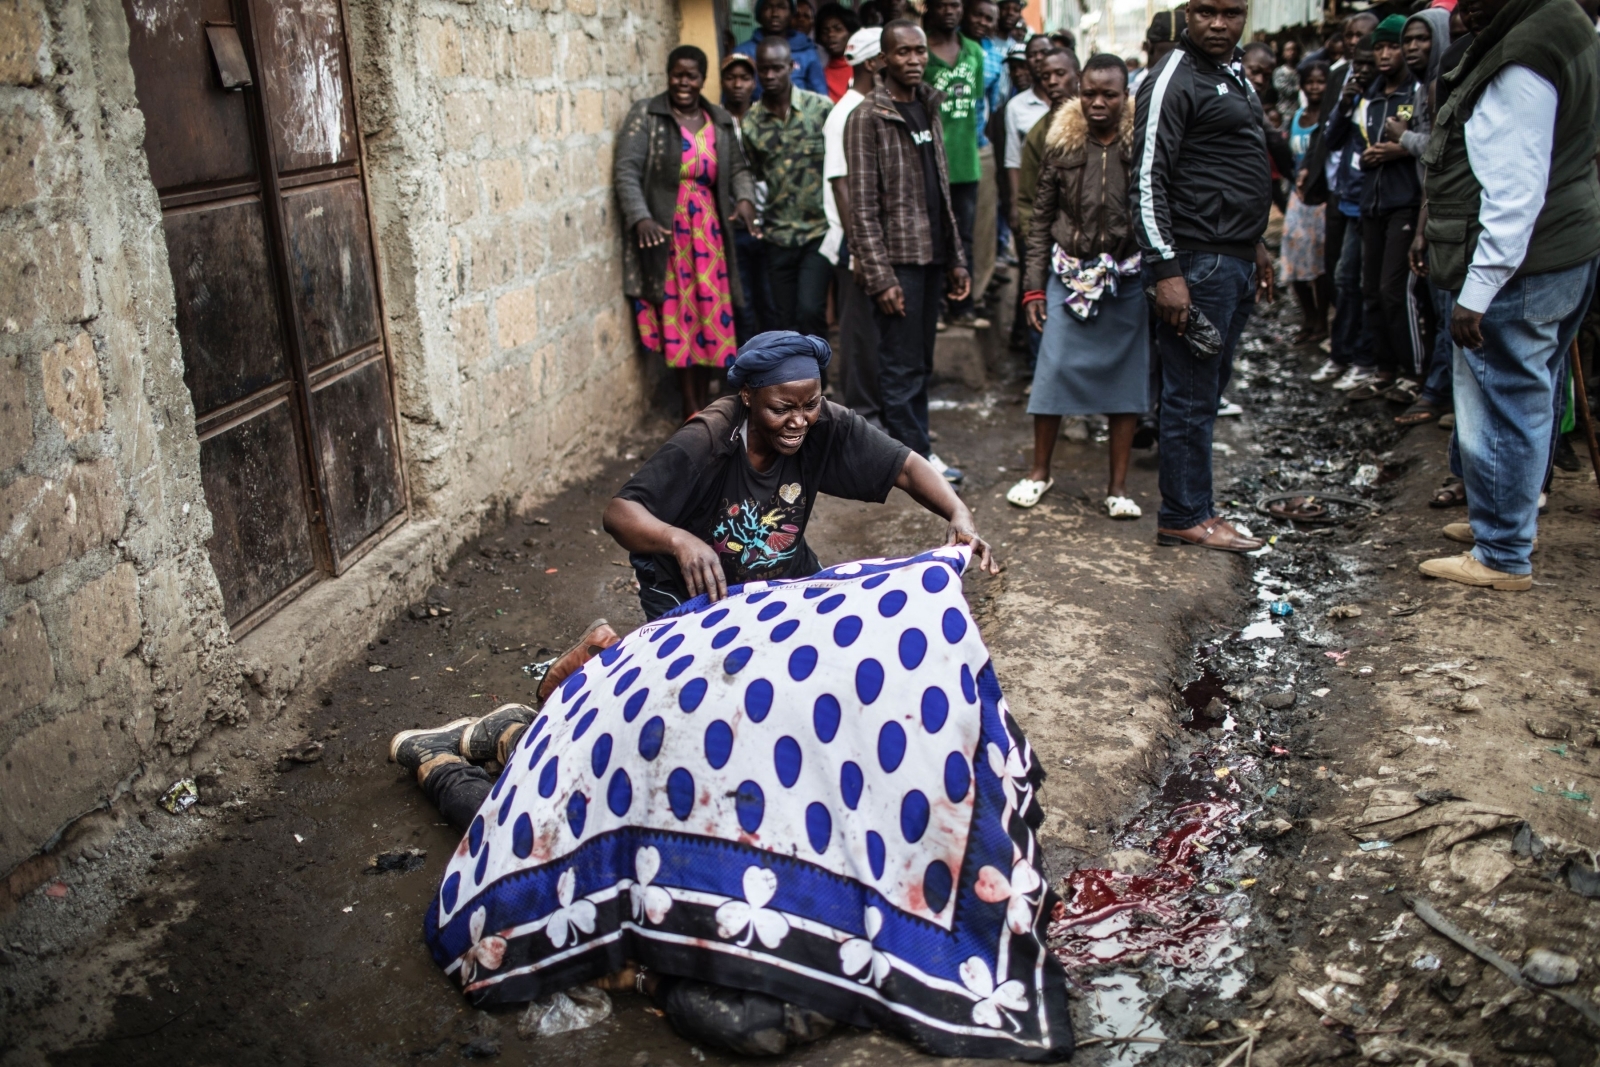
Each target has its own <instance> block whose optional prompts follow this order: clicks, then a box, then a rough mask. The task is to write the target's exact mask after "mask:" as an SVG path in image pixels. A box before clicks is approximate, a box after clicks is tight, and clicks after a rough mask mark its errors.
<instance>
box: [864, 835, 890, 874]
mask: <svg viewBox="0 0 1600 1067" xmlns="http://www.w3.org/2000/svg"><path fill="white" fill-rule="evenodd" d="M886 859H888V854H887V852H886V851H885V850H884V847H883V838H882V837H880V836H879V834H878V831H876V830H868V831H867V865H868V866H870V867H871V868H872V877H874V878H882V877H883V862H884V860H886Z"/></svg>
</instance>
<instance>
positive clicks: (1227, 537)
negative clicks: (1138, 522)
mask: <svg viewBox="0 0 1600 1067" xmlns="http://www.w3.org/2000/svg"><path fill="white" fill-rule="evenodd" d="M1156 544H1158V545H1166V546H1169V547H1171V546H1174V545H1194V546H1196V547H1198V548H1209V549H1213V550H1215V551H1217V552H1254V551H1255V550H1256V549H1258V548H1260V547H1261V546H1262V545H1264V544H1266V542H1265V541H1262V540H1261V539H1260V538H1256V537H1246V536H1244V534H1242V533H1240V532H1239V531H1238V530H1235V529H1234V528H1233V527H1232V526H1231V525H1230V524H1229V523H1227V522H1225V521H1223V520H1222V519H1219V518H1216V517H1215V516H1213V517H1212V518H1209V519H1207V520H1206V521H1205V522H1202V523H1201V524H1200V525H1198V526H1191V527H1189V528H1188V529H1187V530H1165V529H1162V530H1157V531H1156Z"/></svg>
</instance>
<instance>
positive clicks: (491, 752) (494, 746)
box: [458, 704, 537, 763]
mask: <svg viewBox="0 0 1600 1067" xmlns="http://www.w3.org/2000/svg"><path fill="white" fill-rule="evenodd" d="M536 714H537V713H536V712H535V711H534V710H533V709H532V708H530V707H528V705H526V704H501V705H500V706H499V707H498V708H495V709H494V710H493V711H491V712H490V713H489V714H487V715H485V716H484V717H483V718H481V719H479V720H478V721H477V722H475V723H473V724H472V725H471V726H468V727H467V728H466V729H465V730H463V731H461V745H460V748H459V749H458V751H460V753H461V755H462V756H463V757H464V758H465V759H466V760H467V761H468V762H469V763H488V762H489V761H490V760H498V761H499V762H501V763H504V762H505V761H506V753H507V752H508V751H509V750H510V748H511V746H510V745H508V744H502V742H503V741H505V740H507V735H508V734H509V733H511V732H514V728H515V727H520V726H526V725H528V724H529V723H530V722H532V721H533V719H534V716H535V715H536Z"/></svg>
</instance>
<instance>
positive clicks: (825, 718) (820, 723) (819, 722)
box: [811, 693, 843, 744]
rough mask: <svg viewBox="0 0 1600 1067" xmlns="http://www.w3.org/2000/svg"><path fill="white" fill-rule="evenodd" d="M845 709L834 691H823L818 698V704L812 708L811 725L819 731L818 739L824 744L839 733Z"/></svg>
mask: <svg viewBox="0 0 1600 1067" xmlns="http://www.w3.org/2000/svg"><path fill="white" fill-rule="evenodd" d="M842 715H843V710H842V709H841V708H840V707H839V701H838V698H836V697H835V696H834V695H833V694H832V693H823V694H822V695H821V696H819V697H818V698H817V702H816V704H815V705H814V706H813V707H812V709H811V725H812V727H813V728H814V729H815V730H816V731H817V740H818V741H821V742H822V743H823V744H827V743H828V742H829V741H832V740H833V739H834V737H836V736H837V735H838V733H839V719H840V717H841V716H842Z"/></svg>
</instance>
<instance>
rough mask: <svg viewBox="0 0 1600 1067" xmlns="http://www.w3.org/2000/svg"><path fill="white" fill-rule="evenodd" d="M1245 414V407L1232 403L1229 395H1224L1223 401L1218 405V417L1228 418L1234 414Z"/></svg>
mask: <svg viewBox="0 0 1600 1067" xmlns="http://www.w3.org/2000/svg"><path fill="white" fill-rule="evenodd" d="M1243 414H1244V408H1242V407H1240V406H1239V405H1238V404H1233V403H1230V402H1229V401H1228V398H1227V397H1223V398H1222V400H1221V403H1219V404H1218V405H1217V418H1219V419H1226V418H1229V417H1231V416H1234V415H1243Z"/></svg>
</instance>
